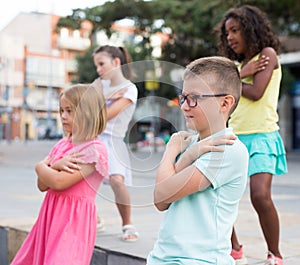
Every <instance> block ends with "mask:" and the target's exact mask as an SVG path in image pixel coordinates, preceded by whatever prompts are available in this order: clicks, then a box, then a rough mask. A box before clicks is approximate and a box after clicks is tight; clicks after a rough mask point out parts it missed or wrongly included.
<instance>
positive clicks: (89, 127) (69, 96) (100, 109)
mask: <svg viewBox="0 0 300 265" xmlns="http://www.w3.org/2000/svg"><path fill="white" fill-rule="evenodd" d="M62 96H64V97H65V99H66V100H68V101H69V102H70V104H71V106H72V108H74V109H73V110H74V112H75V115H74V121H73V127H74V128H73V131H74V132H75V135H72V136H75V137H76V139H74V140H76V141H87V140H92V139H94V138H95V137H97V136H98V134H100V133H102V132H103V131H104V129H105V127H106V122H107V114H106V105H105V98H104V96H103V93H102V90H101V89H100V88H95V87H94V86H93V85H91V84H77V85H73V86H71V87H70V88H68V89H67V90H65V91H63V92H62V93H61V94H60V98H61V97H62Z"/></svg>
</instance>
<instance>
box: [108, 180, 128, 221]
mask: <svg viewBox="0 0 300 265" xmlns="http://www.w3.org/2000/svg"><path fill="white" fill-rule="evenodd" d="M110 186H111V188H112V189H113V192H114V194H115V200H116V205H117V208H118V210H119V213H120V216H121V218H122V225H123V226H124V225H127V224H131V217H130V216H131V205H130V195H129V192H128V190H127V188H126V186H125V183H124V177H123V176H121V175H112V176H110Z"/></svg>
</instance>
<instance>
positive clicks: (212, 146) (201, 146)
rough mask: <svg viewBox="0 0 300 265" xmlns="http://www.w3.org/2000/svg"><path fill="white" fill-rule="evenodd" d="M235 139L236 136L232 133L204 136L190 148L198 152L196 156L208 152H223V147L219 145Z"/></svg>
mask: <svg viewBox="0 0 300 265" xmlns="http://www.w3.org/2000/svg"><path fill="white" fill-rule="evenodd" d="M236 139H237V137H236V136H235V135H233V134H229V135H220V136H218V137H214V138H205V139H203V140H201V141H199V142H198V143H197V144H195V145H194V146H193V147H192V148H194V150H193V151H194V152H195V153H196V154H198V157H199V156H200V155H203V154H204V153H208V152H224V148H222V147H220V145H226V144H229V145H231V144H234V140H236Z"/></svg>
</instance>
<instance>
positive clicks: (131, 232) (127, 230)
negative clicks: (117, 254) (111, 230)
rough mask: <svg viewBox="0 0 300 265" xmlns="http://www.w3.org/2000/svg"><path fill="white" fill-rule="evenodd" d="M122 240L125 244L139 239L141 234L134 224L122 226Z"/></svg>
mask: <svg viewBox="0 0 300 265" xmlns="http://www.w3.org/2000/svg"><path fill="white" fill-rule="evenodd" d="M122 232H123V235H122V239H123V240H124V241H125V242H135V241H137V240H138V238H139V233H138V232H137V231H136V228H135V226H134V225H132V224H128V225H124V226H122Z"/></svg>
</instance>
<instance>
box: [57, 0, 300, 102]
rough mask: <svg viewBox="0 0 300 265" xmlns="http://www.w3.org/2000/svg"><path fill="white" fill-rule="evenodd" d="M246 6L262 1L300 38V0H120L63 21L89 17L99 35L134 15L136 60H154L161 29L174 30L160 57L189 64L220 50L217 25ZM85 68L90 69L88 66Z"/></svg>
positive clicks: (281, 27) (280, 30) (278, 23)
mask: <svg viewBox="0 0 300 265" xmlns="http://www.w3.org/2000/svg"><path fill="white" fill-rule="evenodd" d="M242 4H251V5H256V6H258V7H259V8H261V9H262V10H264V11H265V12H266V13H267V14H268V15H269V18H270V20H271V22H272V26H273V28H274V30H275V32H276V33H277V34H278V35H284V36H291V35H294V36H300V23H299V21H300V1H299V0H285V1H278V0H228V1H223V0H210V1H207V0H188V1H185V0H155V1H138V0H116V1H114V2H106V3H105V4H103V5H101V6H95V7H93V8H87V9H75V10H73V14H72V15H71V16H68V17H67V18H64V19H63V20H62V21H60V22H59V24H58V25H59V26H63V25H65V26H67V25H70V24H72V23H71V21H72V20H73V21H74V24H73V26H74V28H77V27H78V24H80V21H82V20H85V19H87V20H90V21H91V22H92V23H93V33H94V32H97V31H98V30H100V29H101V30H105V32H106V33H107V35H108V36H110V35H111V34H112V32H113V31H112V27H111V26H112V24H113V23H114V22H116V21H118V20H121V19H124V18H128V19H131V20H133V21H134V24H135V33H136V34H138V35H140V36H142V37H143V41H142V42H141V43H134V44H130V43H128V44H126V47H127V48H128V49H129V50H130V53H131V55H132V57H133V60H145V59H150V56H149V54H150V53H151V46H150V42H149V35H151V34H152V33H154V32H156V31H161V32H165V33H167V34H169V40H168V42H167V43H166V45H165V46H164V47H163V53H162V57H161V58H160V59H161V60H164V61H168V62H172V63H176V64H178V65H181V66H185V65H186V64H187V63H188V62H190V61H191V60H193V59H195V58H199V57H203V56H209V55H214V54H216V52H217V48H216V34H215V32H214V28H215V26H216V25H217V24H218V22H219V21H220V20H221V18H222V16H223V14H224V13H225V12H226V10H228V9H229V8H230V7H233V6H237V5H242ZM137 47H139V48H140V49H137ZM137 50H139V51H138V52H137ZM141 51H143V52H141ZM87 56H89V55H88V53H87ZM89 60H90V63H92V60H91V59H90V58H89ZM80 63H82V62H80ZM80 63H79V64H80ZM80 69H81V70H82V71H90V68H89V67H87V66H86V69H85V68H83V67H81V68H80ZM81 70H80V71H81ZM80 71H79V73H80ZM80 75H81V74H80ZM82 75H83V76H86V77H87V76H89V74H87V73H86V74H82ZM162 90H163V89H162ZM167 90H168V89H167ZM169 96H171V95H169Z"/></svg>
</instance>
